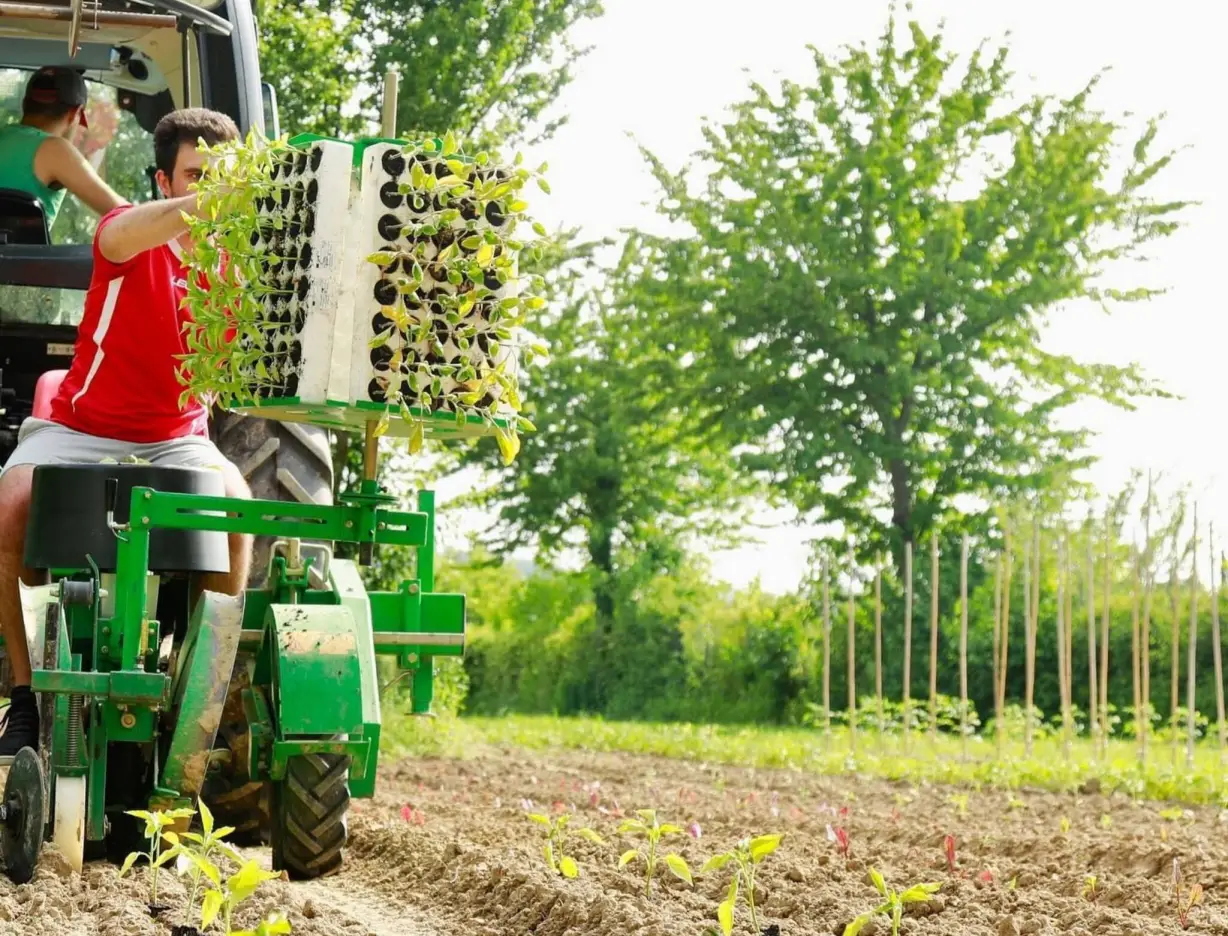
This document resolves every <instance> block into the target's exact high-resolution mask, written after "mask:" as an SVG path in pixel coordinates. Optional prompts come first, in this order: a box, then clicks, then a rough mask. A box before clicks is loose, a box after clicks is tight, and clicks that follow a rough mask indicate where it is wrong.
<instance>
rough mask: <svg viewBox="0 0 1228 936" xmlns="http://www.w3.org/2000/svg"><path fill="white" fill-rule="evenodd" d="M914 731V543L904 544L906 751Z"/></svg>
mask: <svg viewBox="0 0 1228 936" xmlns="http://www.w3.org/2000/svg"><path fill="white" fill-rule="evenodd" d="M911 731H912V543H911V542H906V543H904V750H905V751H907V750H908V737H909V734H910V733H911Z"/></svg>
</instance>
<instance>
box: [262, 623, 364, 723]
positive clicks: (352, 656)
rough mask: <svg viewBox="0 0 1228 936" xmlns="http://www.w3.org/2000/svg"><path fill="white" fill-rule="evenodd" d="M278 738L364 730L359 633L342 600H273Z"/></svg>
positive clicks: (271, 626)
mask: <svg viewBox="0 0 1228 936" xmlns="http://www.w3.org/2000/svg"><path fill="white" fill-rule="evenodd" d="M267 622H268V623H267V626H268V627H269V628H271V630H270V636H271V637H272V638H273V640H274V643H273V647H274V652H275V654H276V659H275V661H274V679H273V686H274V687H275V691H276V693H277V696H276V701H275V705H276V709H277V715H276V722H275V724H276V727H277V734H278V737H279V738H283V739H285V738H290V737H293V736H295V735H352V734H359V733H361V731H362V701H361V700H362V684H361V678H360V673H359V666H358V637H357V634H356V628H355V626H354V619H353V617H352V616H351V615H350V612H349V609H348V608H345V607H343V606H341V605H331V606H330V605H317V606H306V605H271V606H270V607H269V611H268V618H267Z"/></svg>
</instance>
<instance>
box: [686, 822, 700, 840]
mask: <svg viewBox="0 0 1228 936" xmlns="http://www.w3.org/2000/svg"><path fill="white" fill-rule="evenodd" d="M686 831H687V835H689V836H690V837H691V838H693V839H695V840H696V841H699V839H700V838H702V837H703V834H704V833H703V829H701V828H700V827H699V823H698V822H692V823H691V824H690V825H689V826H687V827H686Z"/></svg>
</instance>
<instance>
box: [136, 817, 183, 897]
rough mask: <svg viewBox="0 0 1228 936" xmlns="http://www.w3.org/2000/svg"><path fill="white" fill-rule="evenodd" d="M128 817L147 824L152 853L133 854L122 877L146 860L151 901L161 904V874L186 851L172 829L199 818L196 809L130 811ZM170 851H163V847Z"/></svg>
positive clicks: (147, 837)
mask: <svg viewBox="0 0 1228 936" xmlns="http://www.w3.org/2000/svg"><path fill="white" fill-rule="evenodd" d="M127 814H128V815H129V816H132V817H134V818H136V819H140V820H142V821H143V822H144V823H145V838H146V839H148V840H149V850H148V851H143V852H131V853H130V854H129V855H128V857H127V858H125V859H124V863H123V865H121V866H120V869H119V876H120V877H123V876H124V875H125V874H127V873H128V872H129V871H131V870H132V866H133V865H135V864H136V862H137V860H138V859H140V858H144V859H145V861H146V863H147V864H148V865H149V902H150V904H156V903H157V902H158V871H159V869H161V867H162V866H163V865H164V864H166V863H167V862H168V861H172V860H173V859H175V858H177V857H178V856H179V854H180V853H181V852H182V850H183V849H182V848H181V846H180V845H179V839H178V837H177V835H176V834H175V833H174V832H173V831H171V829H170V827H171V826H172V825H174V824H175V823H176V822H178V821H179V820H180V819H189V818H191V817H192V816H194V815H196V810H194V809H165V810H161V809H159V810H154V811H153V812H149V811H147V810H144V809H129V810H127ZM164 843H165V844H167V845H170V846H171V847H170V848H167V849H165V850H164V849H163V847H162V846H163V844H164Z"/></svg>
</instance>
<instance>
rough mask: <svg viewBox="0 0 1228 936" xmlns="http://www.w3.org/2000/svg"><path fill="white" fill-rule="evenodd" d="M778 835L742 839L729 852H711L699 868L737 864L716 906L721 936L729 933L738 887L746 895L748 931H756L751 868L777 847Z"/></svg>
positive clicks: (706, 871) (756, 913)
mask: <svg viewBox="0 0 1228 936" xmlns="http://www.w3.org/2000/svg"><path fill="white" fill-rule="evenodd" d="M780 840H781V836H779V835H760V836H757V837H755V838H744V839H742V840H741V841H740V842H738V844H737V845H735V846H734V847H733V849H731V850H730V851H727V852H725V853H724V854H720V855H713V856H712V857H711V858H709V859H708V860H707V861H706V862H704V866H703V868H702V869H700V872H699V873H700V874H707V873H708V872H709V871H717V870H719V869H721V868H723V867H725V865H727V864H729V862H731V861H732V862H735V863H736V865H737V867H736V868H735V869H734V872H733V880H732V881H730V882H729V893H728V894H726V896H725V899H724V900H723V901H721V904H720V906H718V907H717V908H716V918H717V920H718V921H719V922H720V924H721V931H722V932H723V933H724V934H725V936H729V934H730V933H732V932H733V908H734V904H736V903H737V901H738V890H739V888H741V890H742V892H743V893H744V894H745V895H746V906H747V907H748V908H749V909H750V924H751V931H752V932H755V933H758V932H759V915H758V911H757V910H756V909H755V871H756V869H757V868H758V867H759V863H760V862H761V861H763V859H764V858H766V857H767V856H768V855H770V854H771V853H772V852H774V851H776V849H777V848H778V847H779V846H780Z"/></svg>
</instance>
